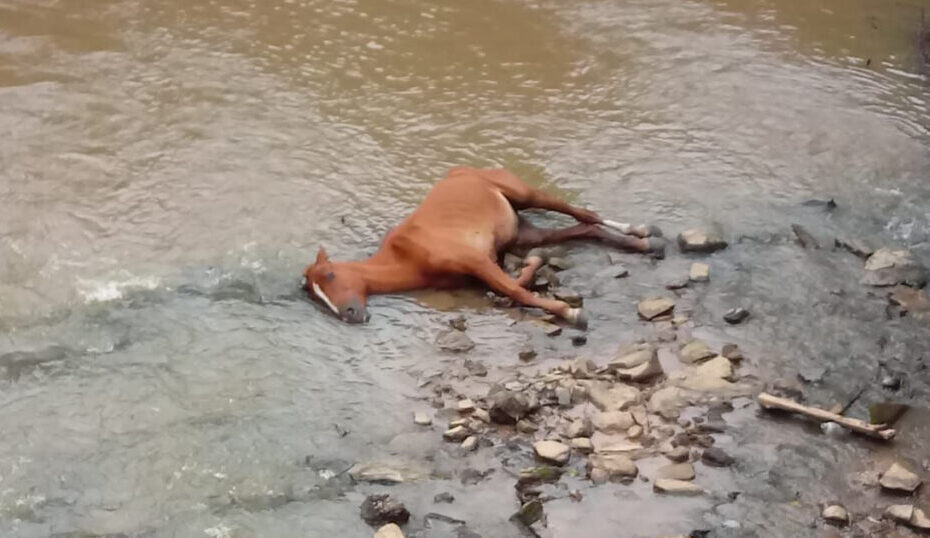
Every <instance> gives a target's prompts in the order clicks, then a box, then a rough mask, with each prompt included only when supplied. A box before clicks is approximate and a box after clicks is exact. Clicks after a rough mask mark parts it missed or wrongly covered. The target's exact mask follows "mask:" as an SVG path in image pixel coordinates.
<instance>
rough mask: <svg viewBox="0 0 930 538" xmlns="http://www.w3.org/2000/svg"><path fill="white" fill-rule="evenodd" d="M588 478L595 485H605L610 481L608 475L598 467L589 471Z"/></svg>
mask: <svg viewBox="0 0 930 538" xmlns="http://www.w3.org/2000/svg"><path fill="white" fill-rule="evenodd" d="M588 477H589V478H590V479H591V482H593V483H594V484H597V485H600V484H606V483H607V482H608V481H609V480H610V474H608V473H607V471H606V470H605V469H601V468H600V467H595V468H594V469H591V471H590V472H589V473H588Z"/></svg>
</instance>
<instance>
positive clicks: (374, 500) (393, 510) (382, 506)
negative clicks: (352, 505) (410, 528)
mask: <svg viewBox="0 0 930 538" xmlns="http://www.w3.org/2000/svg"><path fill="white" fill-rule="evenodd" d="M359 511H360V512H361V516H362V519H363V520H365V522H366V523H368V524H369V525H372V526H381V525H387V524H388V523H396V524H398V525H403V524H404V523H407V521H408V520H409V519H410V512H408V511H407V508H406V507H405V506H404V504H403V503H401V502H399V501H397V500H395V499H393V498H391V496H390V495H387V494H384V495H369V496H368V497H366V498H365V500H364V501H362V505H361V506H360V507H359Z"/></svg>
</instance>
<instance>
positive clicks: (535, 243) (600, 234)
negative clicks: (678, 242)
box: [516, 221, 668, 281]
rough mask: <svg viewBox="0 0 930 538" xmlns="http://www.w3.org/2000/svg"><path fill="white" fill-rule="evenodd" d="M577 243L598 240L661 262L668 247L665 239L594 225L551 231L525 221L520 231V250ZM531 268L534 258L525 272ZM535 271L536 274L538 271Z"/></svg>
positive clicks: (528, 262) (518, 237) (578, 225)
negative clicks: (653, 257)
mask: <svg viewBox="0 0 930 538" xmlns="http://www.w3.org/2000/svg"><path fill="white" fill-rule="evenodd" d="M576 239H589V240H594V241H598V242H601V243H604V244H606V245H609V246H611V247H614V248H617V249H620V250H626V251H629V252H639V253H641V254H652V255H653V256H655V257H657V258H663V257H665V246H666V245H667V243H668V242H667V241H666V240H665V239H664V238H662V237H635V236H631V235H620V234H615V233H610V232H608V231H606V230H604V229H602V228H600V227H598V226H596V225H594V224H576V225H575V226H570V227H568V228H559V229H555V230H551V229H544V228H537V227H535V226H533V225H531V224H529V223H527V222H525V221H521V223H520V228H519V229H518V231H517V240H516V246H519V247H524V248H527V247H528V248H533V247H541V246H545V245H552V244H555V243H562V242H565V241H572V240H576ZM531 252H532V251H531ZM537 257H538V256H537ZM543 263H545V261H543ZM540 265H542V264H540ZM529 267H531V265H530V256H529V255H527V267H526V268H524V272H526V269H527V268H529ZM537 269H538V267H537ZM533 271H534V272H535V269H534V270H533ZM523 276H524V275H523V274H521V275H520V277H521V278H520V280H521V281H522V280H523Z"/></svg>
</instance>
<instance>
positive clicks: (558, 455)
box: [533, 441, 571, 465]
mask: <svg viewBox="0 0 930 538" xmlns="http://www.w3.org/2000/svg"><path fill="white" fill-rule="evenodd" d="M533 451H534V452H535V453H536V456H537V457H538V458H539V459H541V460H543V461H547V462H551V463H554V464H556V465H565V464H566V463H568V458H569V455H570V454H571V449H570V448H569V447H568V446H567V445H565V444H563V443H560V442H558V441H538V442H536V443H534V444H533Z"/></svg>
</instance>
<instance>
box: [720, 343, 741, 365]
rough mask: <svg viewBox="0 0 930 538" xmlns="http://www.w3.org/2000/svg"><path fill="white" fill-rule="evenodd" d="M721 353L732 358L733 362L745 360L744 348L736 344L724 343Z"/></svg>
mask: <svg viewBox="0 0 930 538" xmlns="http://www.w3.org/2000/svg"><path fill="white" fill-rule="evenodd" d="M720 354H721V355H723V356H724V357H726V358H728V359H730V361H731V362H739V361H741V360H743V350H741V349H740V348H739V346H738V345H736V344H724V345H723V349H721V350H720Z"/></svg>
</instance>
